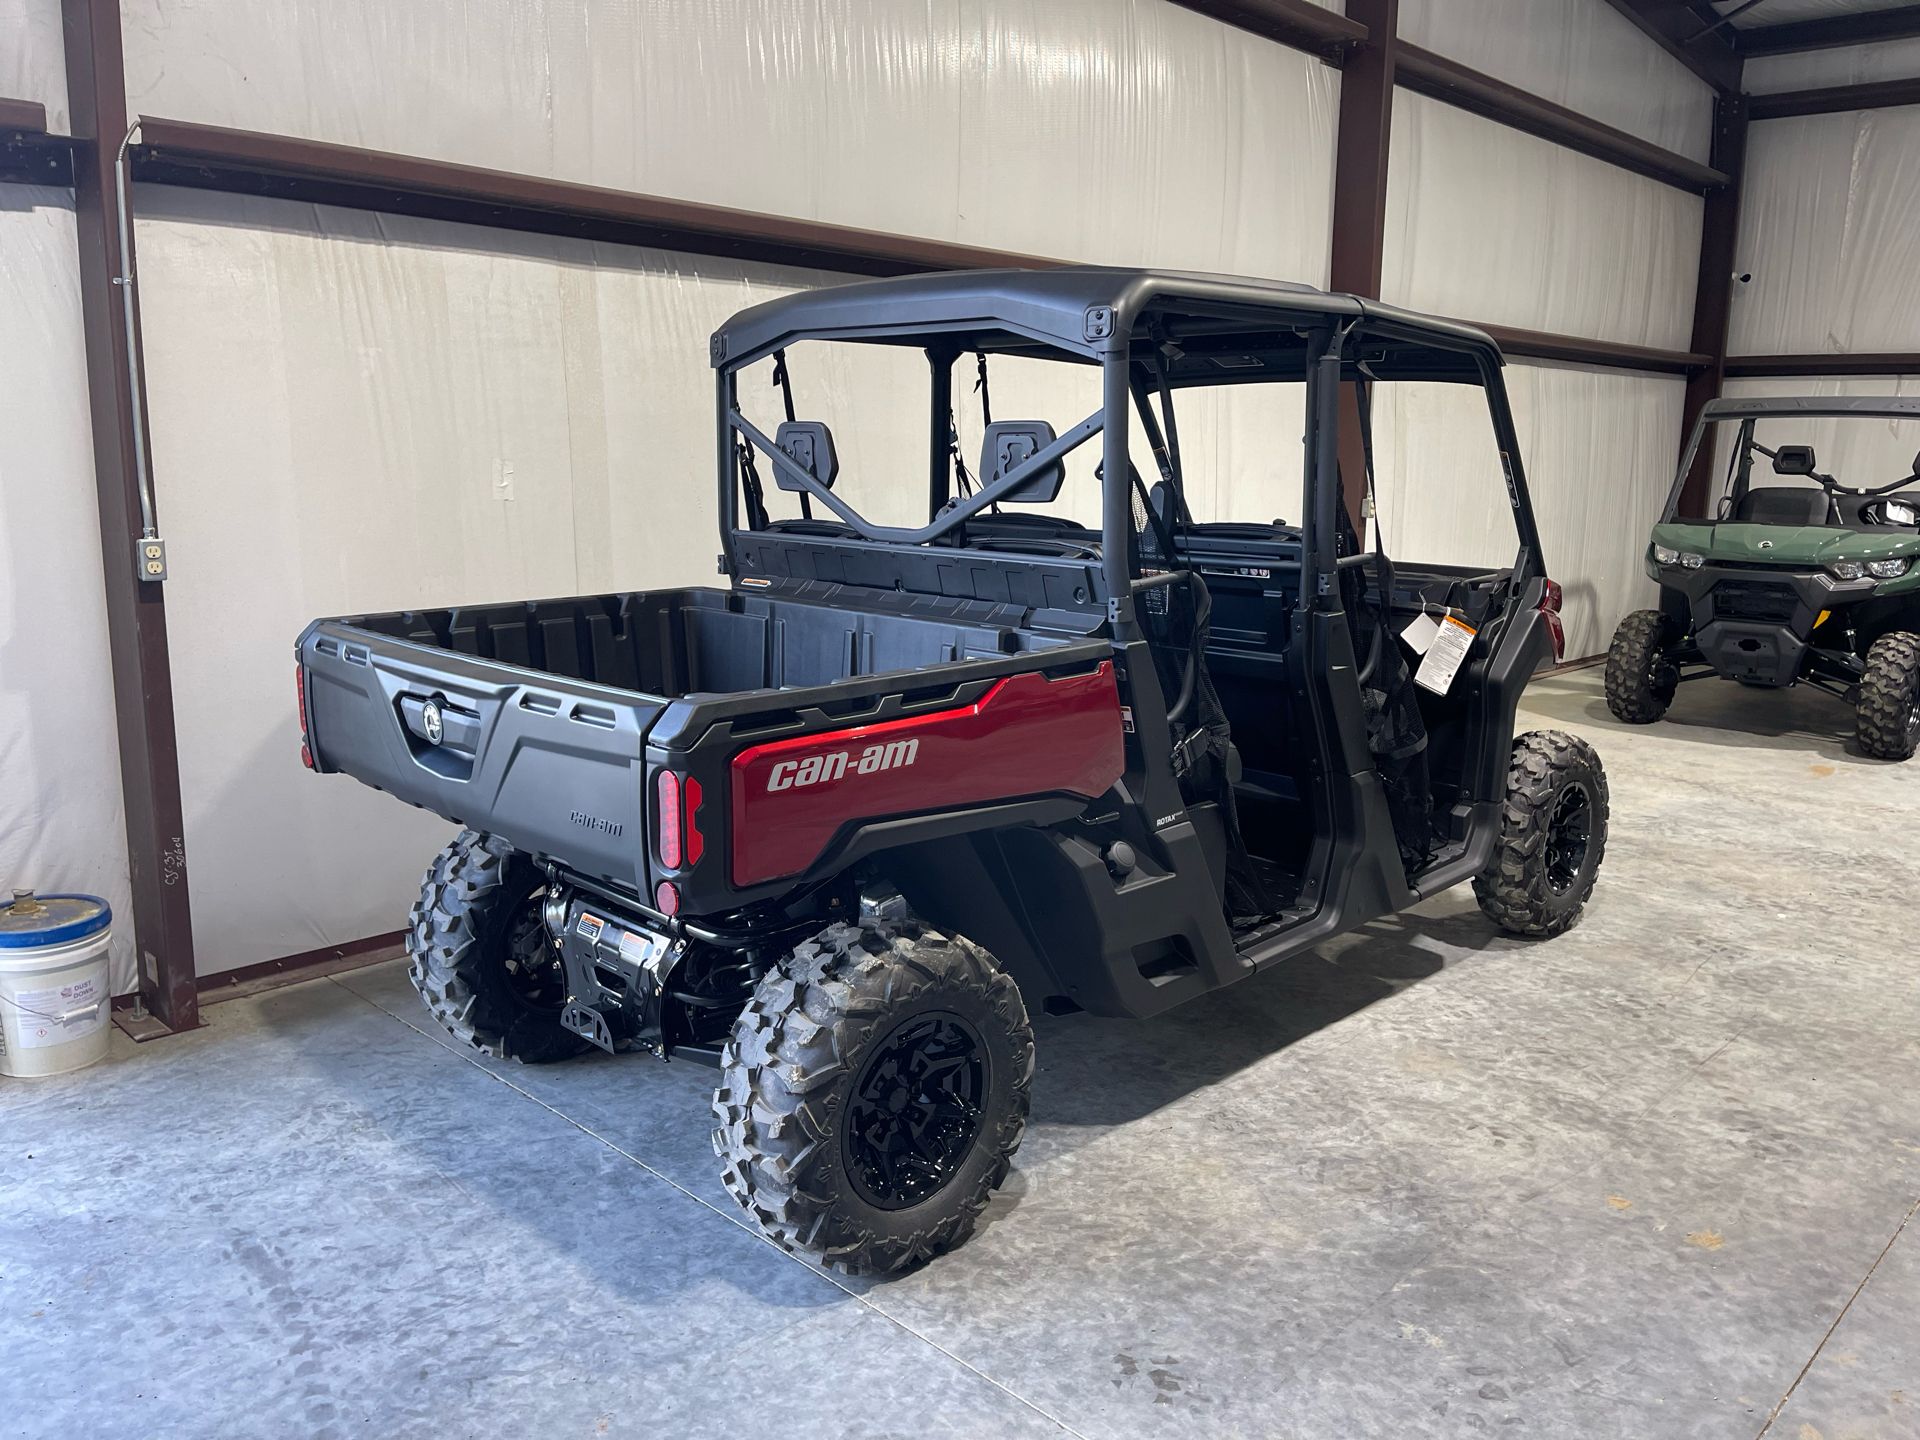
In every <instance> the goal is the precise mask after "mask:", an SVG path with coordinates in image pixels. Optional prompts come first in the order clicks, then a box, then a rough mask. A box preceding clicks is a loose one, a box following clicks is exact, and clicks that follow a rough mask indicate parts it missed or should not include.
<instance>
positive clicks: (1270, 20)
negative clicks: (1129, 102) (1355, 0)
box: [1173, 0, 1367, 65]
mask: <svg viewBox="0 0 1920 1440" xmlns="http://www.w3.org/2000/svg"><path fill="white" fill-rule="evenodd" d="M1173 3H1174V4H1176V5H1182V6H1185V7H1186V8H1187V9H1189V10H1197V11H1199V12H1200V13H1201V14H1202V15H1210V16H1212V17H1213V18H1214V19H1215V20H1219V21H1223V22H1224V23H1226V24H1228V25H1231V26H1233V27H1234V28H1235V29H1237V30H1250V31H1252V32H1253V33H1254V34H1255V35H1263V36H1265V37H1266V38H1267V39H1269V40H1277V41H1278V42H1279V43H1280V44H1282V45H1287V46H1290V47H1292V48H1293V49H1295V50H1305V51H1306V52H1307V53H1308V54H1310V55H1318V56H1319V57H1320V58H1321V59H1322V60H1325V61H1326V62H1327V63H1328V64H1330V65H1342V64H1344V63H1346V57H1347V52H1348V51H1350V50H1352V49H1353V47H1354V46H1356V45H1359V44H1360V43H1362V42H1363V41H1364V40H1365V39H1366V38H1367V27H1366V26H1365V25H1362V24H1360V23H1358V22H1357V21H1355V20H1354V19H1352V18H1351V17H1350V15H1342V14H1341V13H1340V12H1339V11H1337V10H1329V9H1327V8H1326V7H1325V6H1324V5H1315V4H1312V3H1310V0H1173ZM1347 8H1348V10H1349V11H1351V10H1353V9H1354V7H1353V6H1352V5H1349V6H1348V7H1347Z"/></svg>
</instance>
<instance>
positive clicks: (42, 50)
mask: <svg viewBox="0 0 1920 1440" xmlns="http://www.w3.org/2000/svg"><path fill="white" fill-rule="evenodd" d="M65 57H66V51H65V49H64V48H63V46H62V43H61V39H60V0H0V95H4V96H5V97H6V98H7V99H9V100H38V101H39V102H40V103H41V104H42V105H44V106H46V107H47V128H48V129H49V130H51V131H53V132H54V133H55V134H59V135H63V134H65V133H66V132H67V71H66V58H65Z"/></svg>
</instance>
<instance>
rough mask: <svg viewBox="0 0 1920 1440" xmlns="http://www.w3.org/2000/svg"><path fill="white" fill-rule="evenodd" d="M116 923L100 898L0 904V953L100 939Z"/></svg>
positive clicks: (27, 899)
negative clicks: (100, 935) (87, 939)
mask: <svg viewBox="0 0 1920 1440" xmlns="http://www.w3.org/2000/svg"><path fill="white" fill-rule="evenodd" d="M112 923H113V911H112V909H111V908H110V907H109V906H108V905H107V902H106V901H104V900H102V899H101V898H100V897H99V896H98V895H30V896H27V897H17V898H15V899H12V900H6V901H0V950H34V949H39V948H40V947H42V946H45V945H65V944H67V943H68V942H69V941H73V940H84V939H86V937H87V936H89V935H97V934H99V933H100V932H101V931H102V930H104V929H106V928H107V926H109V925H111V924H112Z"/></svg>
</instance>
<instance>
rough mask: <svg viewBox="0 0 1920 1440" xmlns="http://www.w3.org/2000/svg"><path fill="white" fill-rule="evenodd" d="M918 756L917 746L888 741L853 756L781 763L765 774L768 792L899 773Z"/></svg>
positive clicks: (843, 752)
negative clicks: (851, 777)
mask: <svg viewBox="0 0 1920 1440" xmlns="http://www.w3.org/2000/svg"><path fill="white" fill-rule="evenodd" d="M919 753H920V742H919V741H918V740H917V739H915V740H889V741H886V742H885V743H884V744H877V745H869V746H867V748H866V749H864V750H862V751H860V753H859V754H857V755H856V754H855V753H854V752H853V751H851V750H834V751H830V752H828V753H827V754H825V755H809V756H808V757H807V758H806V759H804V760H782V761H781V762H780V763H779V764H778V765H776V766H774V767H773V769H772V770H771V771H769V772H768V774H767V789H769V790H798V789H800V788H801V787H802V786H805V785H828V784H831V783H832V782H833V781H835V780H838V779H840V778H841V777H842V776H843V775H847V774H854V775H872V774H874V773H876V772H877V771H881V770H899V769H903V768H904V767H906V766H908V765H911V764H913V761H914V757H915V756H917V755H918V754H919Z"/></svg>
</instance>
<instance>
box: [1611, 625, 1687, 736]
mask: <svg viewBox="0 0 1920 1440" xmlns="http://www.w3.org/2000/svg"><path fill="white" fill-rule="evenodd" d="M1666 633H1667V619H1666V616H1664V615H1662V614H1661V613H1660V612H1659V611H1658V610H1636V611H1634V612H1633V613H1632V614H1631V615H1629V616H1627V618H1626V619H1624V620H1622V621H1621V622H1620V628H1619V629H1617V630H1615V631H1614V632H1613V643H1612V644H1611V645H1609V646H1608V647H1607V709H1609V710H1611V711H1612V712H1613V718H1614V719H1616V720H1624V721H1626V722H1627V723H1628V724H1629V725H1651V724H1652V723H1653V722H1654V721H1656V720H1658V719H1659V718H1660V717H1661V716H1662V715H1664V714H1666V713H1667V706H1669V705H1671V704H1672V703H1673V692H1674V690H1675V689H1677V688H1678V687H1679V684H1680V673H1679V671H1678V670H1676V669H1675V668H1674V666H1673V663H1672V662H1671V661H1669V660H1668V659H1667V657H1666V653H1665V644H1666Z"/></svg>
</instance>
